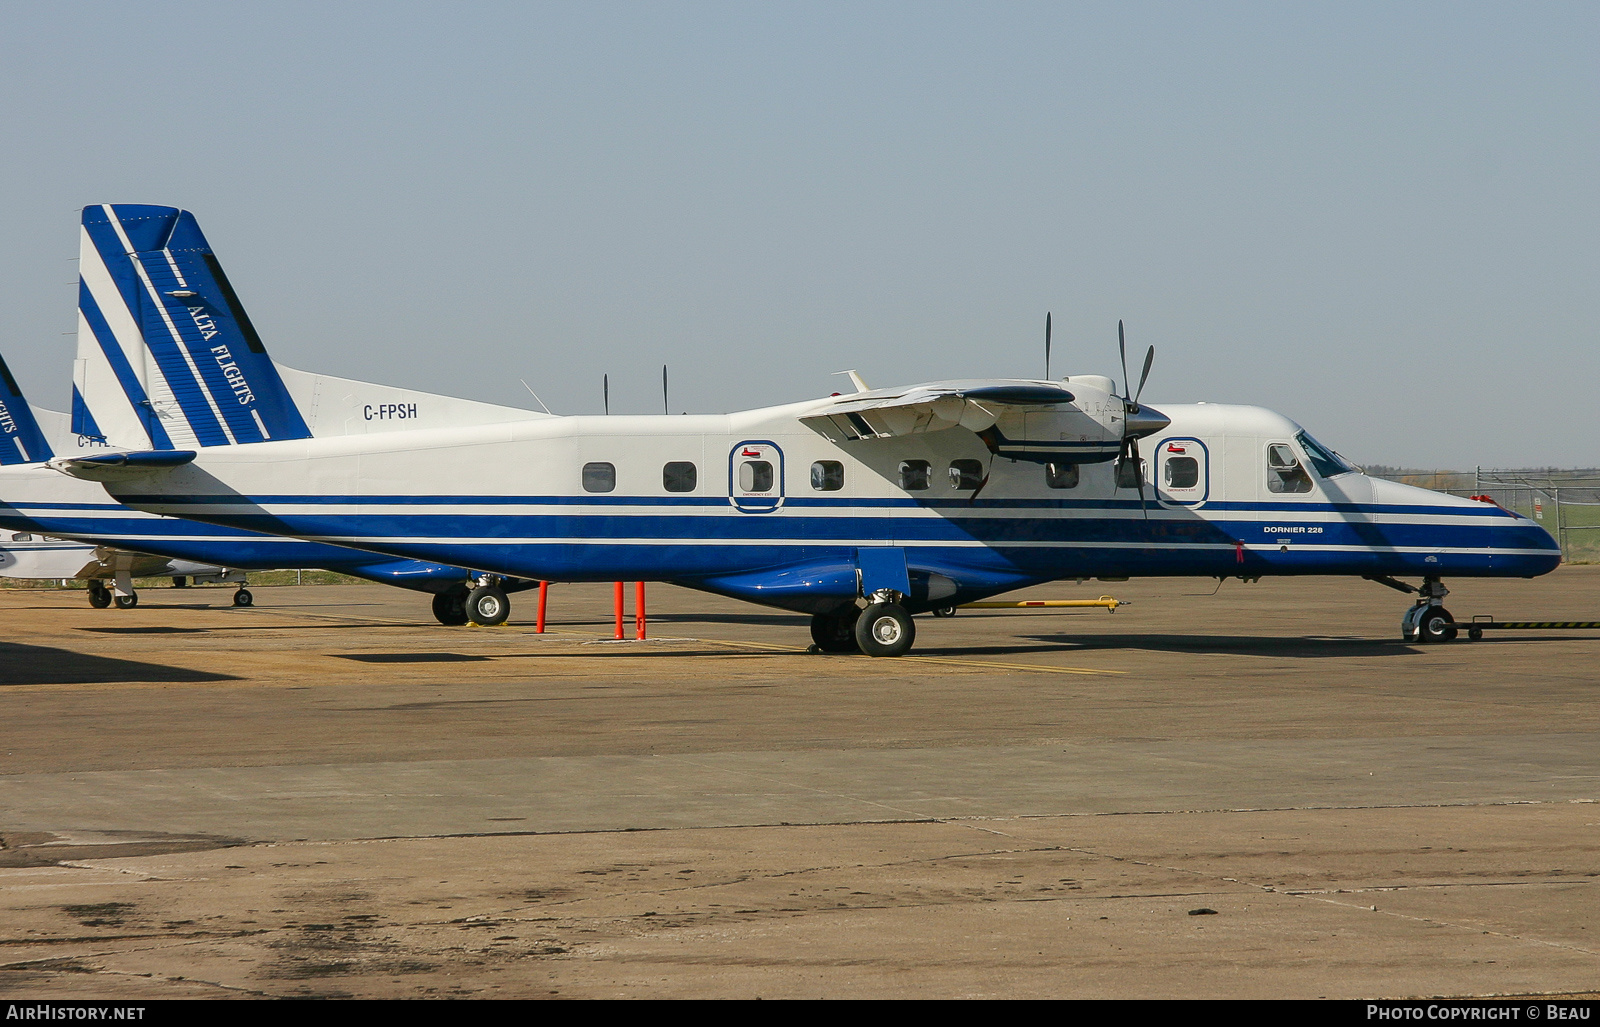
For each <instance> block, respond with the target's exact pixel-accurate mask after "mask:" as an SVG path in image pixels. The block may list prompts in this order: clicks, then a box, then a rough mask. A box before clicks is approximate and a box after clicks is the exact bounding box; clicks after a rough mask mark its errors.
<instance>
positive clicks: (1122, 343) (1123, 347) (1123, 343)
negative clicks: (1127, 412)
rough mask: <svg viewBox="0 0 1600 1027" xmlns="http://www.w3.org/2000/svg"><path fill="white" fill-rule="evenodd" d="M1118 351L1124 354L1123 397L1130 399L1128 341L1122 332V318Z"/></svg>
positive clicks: (1118, 334)
mask: <svg viewBox="0 0 1600 1027" xmlns="http://www.w3.org/2000/svg"><path fill="white" fill-rule="evenodd" d="M1117 352H1118V353H1120V354H1121V355H1122V399H1123V401H1124V402H1126V401H1127V399H1128V395H1129V393H1128V341H1127V339H1126V338H1124V337H1123V334H1122V319H1121V318H1118V319H1117Z"/></svg>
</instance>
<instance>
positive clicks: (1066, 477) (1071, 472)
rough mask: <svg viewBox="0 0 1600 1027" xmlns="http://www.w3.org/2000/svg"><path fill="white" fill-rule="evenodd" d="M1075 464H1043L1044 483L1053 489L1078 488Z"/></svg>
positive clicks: (1076, 466)
mask: <svg viewBox="0 0 1600 1027" xmlns="http://www.w3.org/2000/svg"><path fill="white" fill-rule="evenodd" d="M1078 480H1079V476H1078V465H1077V464H1045V465H1044V483H1045V485H1046V486H1048V487H1049V488H1053V489H1075V488H1077V487H1078Z"/></svg>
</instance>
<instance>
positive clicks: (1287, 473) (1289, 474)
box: [1267, 442, 1311, 492]
mask: <svg viewBox="0 0 1600 1027" xmlns="http://www.w3.org/2000/svg"><path fill="white" fill-rule="evenodd" d="M1267 491H1268V492H1310V491H1311V475H1309V474H1307V473H1306V469H1305V468H1304V467H1301V466H1300V460H1299V458H1298V457H1296V456H1295V455H1294V450H1292V449H1290V448H1289V446H1288V444H1286V443H1283V442H1274V443H1271V444H1270V445H1268V446H1267Z"/></svg>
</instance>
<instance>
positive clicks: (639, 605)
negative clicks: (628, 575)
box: [633, 581, 644, 641]
mask: <svg viewBox="0 0 1600 1027" xmlns="http://www.w3.org/2000/svg"><path fill="white" fill-rule="evenodd" d="M633 637H634V638H636V639H639V640H640V641H643V640H644V582H642V581H639V582H635V583H634V588H633Z"/></svg>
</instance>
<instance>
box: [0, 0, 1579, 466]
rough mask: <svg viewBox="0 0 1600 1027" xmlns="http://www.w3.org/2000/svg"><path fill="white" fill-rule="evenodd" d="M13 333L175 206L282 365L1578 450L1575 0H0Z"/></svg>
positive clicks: (0, 252) (482, 390)
mask: <svg viewBox="0 0 1600 1027" xmlns="http://www.w3.org/2000/svg"><path fill="white" fill-rule="evenodd" d="M0 19H3V20H0V24H3V25H4V26H5V31H4V33H3V34H0V98H3V101H4V102H0V196H3V197H4V198H5V202H4V203H3V204H0V353H3V354H4V355H5V357H6V360H7V362H8V363H9V364H10V365H11V367H12V369H13V371H14V372H15V373H16V376H17V378H18V379H19V380H20V381H21V383H22V385H23V386H24V388H25V389H26V390H27V391H28V394H29V398H30V399H31V400H32V401H33V402H34V403H35V404H37V405H41V406H46V407H54V408H57V409H61V408H64V407H65V405H66V403H67V399H68V396H69V395H70V391H69V386H70V380H71V365H72V351H73V346H74V342H73V338H72V335H71V333H72V332H73V330H74V326H75V324H76V315H75V309H74V307H75V302H76V284H75V283H76V274H77V272H76V263H75V260H76V256H77V246H78V242H77V222H78V217H79V214H78V211H79V210H80V209H81V208H82V207H83V206H84V205H86V204H92V203H107V202H111V203H163V204H171V205H174V206H180V207H185V208H187V209H189V210H191V211H193V212H194V213H195V215H196V217H197V218H198V219H199V221H200V224H201V226H202V228H203V229H204V230H205V232H206V234H207V236H208V238H209V239H210V241H211V243H212V246H213V247H214V248H215V250H216V252H217V255H218V257H219V259H220V260H221V261H222V263H223V264H224V266H225V267H226V268H227V270H228V274H229V277H230V278H231V280H232V282H233V284H234V287H235V289H236V290H237V292H238V294H239V296H240V298H241V299H242V301H243V302H244V304H245V306H246V307H247V309H248V310H249V312H250V315H251V318H252V320H253V321H254V322H255V325H256V327H257V328H258V330H259V331H260V332H261V334H262V336H263V338H264V339H265V341H266V344H267V346H268V348H269V350H270V351H271V353H272V354H273V356H274V357H275V358H276V359H277V360H279V361H280V362H281V363H285V364H289V365H291V366H295V367H299V368H303V369H305V370H311V371H320V372H325V373H329V374H337V375H342V376H346V377H353V378H359V379H364V380H368V381H378V382H384V383H388V384H393V385H401V386H407V387H411V388H419V389H426V390H428V391H432V392H439V393H446V394H450V395H457V396H465V397H470V398H474V399H481V400H485V401H490V402H498V403H506V404H511V405H518V406H532V405H534V404H533V400H532V398H531V397H530V396H529V395H528V392H527V391H526V389H525V387H524V386H523V384H521V382H522V381H524V380H525V381H526V382H527V385H528V386H529V387H531V388H532V389H533V390H534V391H536V392H537V393H538V394H539V396H540V397H541V398H542V399H543V401H544V402H545V403H546V404H548V405H549V406H550V407H551V408H552V409H553V410H554V411H555V412H557V413H598V412H600V410H601V403H602V396H601V380H602V375H608V376H609V378H610V394H611V409H612V411H613V412H616V413H658V412H660V411H661V410H662V396H661V366H662V365H663V364H666V365H669V367H670V373H669V377H670V396H669V402H670V407H671V410H672V411H673V412H674V413H676V412H678V411H680V410H686V411H690V412H697V413H703V412H720V411H727V410H737V409H744V408H749V407H754V406H763V405H768V404H775V403H783V402H789V401H794V400H801V399H807V398H811V397H815V396H819V395H826V394H828V393H830V392H833V391H839V390H844V391H848V387H847V386H845V385H844V384H843V382H844V379H842V378H837V377H833V376H832V374H831V373H832V372H835V371H840V370H843V369H846V368H855V369H858V370H859V371H860V373H861V374H862V375H863V376H864V377H865V378H866V379H867V381H868V382H869V383H871V384H872V385H873V386H875V387H882V386H889V385H904V384H911V383H915V382H920V381H929V380H936V379H940V378H950V377H1037V376H1040V375H1041V374H1042V373H1043V370H1044V367H1043V344H1044V321H1045V314H1046V312H1047V311H1048V312H1050V313H1051V314H1052V315H1053V323H1054V328H1055V335H1054V356H1053V361H1052V370H1053V372H1054V373H1055V374H1056V375H1058V376H1059V375H1062V374H1072V373H1076V374H1088V373H1094V374H1108V375H1110V376H1112V377H1114V378H1117V379H1119V380H1120V378H1121V370H1120V367H1119V365H1118V359H1117V347H1116V338H1117V336H1116V332H1117V322H1118V320H1119V319H1122V320H1125V321H1126V324H1127V333H1128V342H1129V349H1130V358H1129V362H1130V364H1134V365H1135V366H1137V364H1138V362H1139V361H1140V360H1141V359H1142V355H1143V351H1144V348H1145V347H1146V346H1148V345H1154V346H1155V347H1156V361H1155V367H1154V370H1153V372H1152V374H1151V378H1150V383H1149V385H1148V386H1147V387H1146V390H1145V398H1146V399H1147V400H1148V401H1150V402H1151V403H1153V404H1155V405H1157V406H1159V405H1160V404H1161V403H1162V402H1169V403H1175V402H1192V401H1197V400H1205V401H1208V402H1233V403H1251V404H1258V405H1261V406H1267V407H1271V408H1273V409H1275V410H1278V411H1280V412H1281V413H1284V414H1287V415H1288V416H1290V417H1292V418H1294V419H1295V420H1297V421H1299V422H1300V423H1301V424H1303V425H1305V426H1306V427H1307V428H1308V429H1309V430H1310V431H1311V432H1312V433H1313V434H1314V435H1316V436H1318V437H1319V438H1320V439H1322V440H1323V441H1324V442H1326V443H1328V444H1329V445H1331V446H1333V447H1334V448H1336V449H1338V450H1340V451H1341V452H1343V453H1344V454H1345V455H1347V456H1348V457H1350V458H1351V459H1353V460H1355V461H1357V462H1359V463H1381V464H1390V465H1396V464H1398V465H1403V466H1411V467H1428V468H1433V467H1440V468H1445V467H1449V468H1471V467H1473V466H1475V465H1478V466H1484V467H1506V466H1544V465H1551V466H1583V467H1593V466H1596V465H1600V441H1597V440H1600V403H1596V402H1595V392H1596V385H1597V382H1600V345H1597V344H1600V188H1597V185H1600V175H1597V172H1600V60H1597V59H1596V54H1597V53H1600V5H1597V4H1594V3H1592V2H1584V3H1555V2H1551V3H1519V4H1511V3H1473V2H1466V0H1460V2H1450V3H1431V2H1429V3H1424V2H1416V3H1403V2H1392V0H1391V2H1378V3H1366V2H1356V0H1340V2H1337V3H1311V2H1307V3H1227V2H1208V3H1192V2H1182V3H1137V2H1117V3H1103V4H1101V3H1067V2H1056V3H1042V4H1033V3H1024V2H1016V3H939V2H934V0H919V2H915V3H890V2H881V3H872V2H866V0H853V2H847V3H829V2H824V0H806V2H802V3H785V2H779V0H762V2H749V3H687V2H685V3H665V2H662V3H609V2H601V0H585V2H581V3H533V2H521V3H506V4H497V3H450V4H443V3H436V4H414V3H404V2H385V3H358V2H350V3H339V4H327V3H322V2H318V3H294V2H276V3H249V2H232V3H228V4H217V3H161V2H145V3H139V4H127V3H114V4H113V3H98V2H77V3H55V2H52V3H42V2H41V3H15V2H7V0H0Z"/></svg>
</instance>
